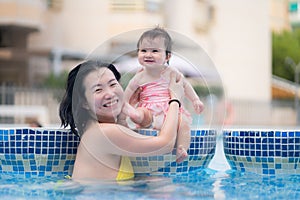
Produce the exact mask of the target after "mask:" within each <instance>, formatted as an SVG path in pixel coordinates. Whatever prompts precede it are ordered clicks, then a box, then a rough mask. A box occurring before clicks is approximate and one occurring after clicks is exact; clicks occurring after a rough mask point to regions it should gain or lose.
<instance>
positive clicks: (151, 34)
mask: <svg viewBox="0 0 300 200" xmlns="http://www.w3.org/2000/svg"><path fill="white" fill-rule="evenodd" d="M145 38H150V39H155V38H163V39H164V45H165V47H166V55H167V56H168V55H169V54H170V53H171V52H172V43H173V42H172V38H171V36H170V35H169V33H168V32H167V31H165V30H164V29H163V28H160V27H155V28H153V29H151V30H148V31H145V32H144V33H143V34H142V35H141V37H140V39H139V40H138V42H137V49H138V50H139V47H140V45H141V42H142V41H143V40H144V39H145Z"/></svg>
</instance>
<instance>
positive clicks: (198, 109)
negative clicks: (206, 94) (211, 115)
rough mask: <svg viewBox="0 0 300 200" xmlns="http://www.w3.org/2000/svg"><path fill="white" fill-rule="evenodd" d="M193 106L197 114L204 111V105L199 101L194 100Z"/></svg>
mask: <svg viewBox="0 0 300 200" xmlns="http://www.w3.org/2000/svg"><path fill="white" fill-rule="evenodd" d="M193 106H194V109H195V112H196V113H197V114H200V113H201V112H202V111H203V110H204V104H203V103H202V101H200V99H195V100H194V101H193Z"/></svg>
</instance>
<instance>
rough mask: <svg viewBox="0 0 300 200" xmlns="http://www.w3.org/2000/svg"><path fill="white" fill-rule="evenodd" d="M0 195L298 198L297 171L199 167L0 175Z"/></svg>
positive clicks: (119, 197) (57, 197)
mask: <svg viewBox="0 0 300 200" xmlns="http://www.w3.org/2000/svg"><path fill="white" fill-rule="evenodd" d="M0 196H1V199H28V198H38V199H124V197H126V198H127V199H239V200H242V199H295V200H296V199H299V197H300V175H289V176H287V175H282V176H276V177H269V176H261V175H257V174H253V173H240V172H237V171H233V170H228V171H225V172H221V171H215V170H212V169H205V170H199V171H196V172H193V173H189V174H182V175H181V176H177V177H160V176H159V177H138V178H136V179H135V180H132V181H126V182H121V183H120V182H119V183H117V182H107V181H106V182H105V181H95V180H94V181H92V180H91V181H90V182H89V184H81V183H78V182H75V181H72V180H69V179H57V178H56V179H50V178H48V179H45V178H35V179H33V178H31V179H17V178H15V177H1V179H0Z"/></svg>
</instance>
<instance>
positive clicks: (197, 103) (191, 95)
mask: <svg viewBox="0 0 300 200" xmlns="http://www.w3.org/2000/svg"><path fill="white" fill-rule="evenodd" d="M174 71H176V73H177V79H178V78H179V77H180V76H181V77H182V79H183V88H184V93H185V95H186V96H187V98H188V99H189V100H190V101H191V102H192V103H193V106H194V110H195V112H196V113H197V114H200V113H201V112H202V111H203V110H204V104H203V103H202V101H201V100H200V98H199V97H198V95H197V93H196V92H195V90H194V88H193V86H192V85H191V84H190V83H189V82H188V81H187V79H186V78H185V77H184V75H183V74H182V73H181V72H179V71H177V70H174Z"/></svg>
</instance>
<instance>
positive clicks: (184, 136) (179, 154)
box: [176, 119, 191, 163]
mask: <svg viewBox="0 0 300 200" xmlns="http://www.w3.org/2000/svg"><path fill="white" fill-rule="evenodd" d="M179 120H181V122H180V123H179V128H178V133H177V141H176V144H177V146H176V162H177V163H181V162H182V161H184V160H185V159H186V158H187V157H188V153H187V150H188V149H189V147H190V142H191V135H190V131H191V130H190V126H189V125H188V123H187V121H186V120H182V119H179Z"/></svg>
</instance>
